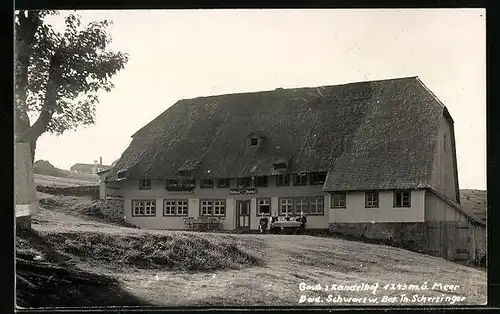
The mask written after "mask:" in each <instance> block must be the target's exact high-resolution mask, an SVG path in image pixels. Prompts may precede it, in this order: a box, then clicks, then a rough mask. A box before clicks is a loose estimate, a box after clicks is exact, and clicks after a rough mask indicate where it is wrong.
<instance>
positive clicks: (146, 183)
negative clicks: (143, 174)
mask: <svg viewBox="0 0 500 314" xmlns="http://www.w3.org/2000/svg"><path fill="white" fill-rule="evenodd" d="M139 189H141V190H149V189H151V180H149V179H141V180H139Z"/></svg>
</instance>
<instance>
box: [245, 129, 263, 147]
mask: <svg viewBox="0 0 500 314" xmlns="http://www.w3.org/2000/svg"><path fill="white" fill-rule="evenodd" d="M263 140H264V136H263V135H262V133H261V132H253V133H250V135H248V145H250V146H251V147H260V146H261V145H262V141H263Z"/></svg>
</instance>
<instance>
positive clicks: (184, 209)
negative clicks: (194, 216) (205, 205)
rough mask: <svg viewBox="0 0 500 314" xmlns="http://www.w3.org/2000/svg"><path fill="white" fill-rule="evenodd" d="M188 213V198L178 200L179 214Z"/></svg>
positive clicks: (185, 214)
mask: <svg viewBox="0 0 500 314" xmlns="http://www.w3.org/2000/svg"><path fill="white" fill-rule="evenodd" d="M187 214H188V201H187V200H177V215H178V216H187Z"/></svg>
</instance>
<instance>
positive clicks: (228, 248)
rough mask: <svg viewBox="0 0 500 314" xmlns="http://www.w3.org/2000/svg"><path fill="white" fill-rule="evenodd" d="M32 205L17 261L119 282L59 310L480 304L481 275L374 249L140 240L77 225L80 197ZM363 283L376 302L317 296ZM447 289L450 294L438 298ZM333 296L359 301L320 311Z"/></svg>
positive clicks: (166, 234) (301, 240) (174, 236)
mask: <svg viewBox="0 0 500 314" xmlns="http://www.w3.org/2000/svg"><path fill="white" fill-rule="evenodd" d="M40 196H43V197H45V198H49V199H52V200H51V201H44V202H45V203H46V204H52V206H51V208H50V209H48V208H43V209H42V212H41V213H40V214H38V215H36V216H35V217H33V229H34V231H35V236H31V237H33V238H34V239H38V240H37V241H34V240H33V238H30V236H25V237H24V238H23V237H18V238H17V243H16V244H17V245H16V246H17V249H18V252H21V253H22V254H24V256H28V255H29V256H32V257H34V256H40V257H38V258H39V259H41V260H49V257H50V259H52V260H54V259H56V260H58V261H59V262H60V263H63V264H64V265H66V267H74V268H76V269H79V270H80V271H85V272H87V273H89V274H96V275H102V276H104V277H107V278H111V279H112V280H116V282H117V286H116V287H115V288H113V289H108V290H106V289H103V290H101V291H103V292H102V293H101V296H100V297H99V298H95V299H92V298H93V296H92V295H86V294H83V293H82V295H84V298H85V300H83V301H77V300H76V299H75V298H68V299H67V300H66V301H65V302H66V303H64V302H63V303H64V304H66V305H69V304H70V303H69V302H74V305H75V306H76V305H78V302H79V303H80V304H90V303H92V301H93V304H94V305H99V304H103V305H104V304H106V302H105V301H104V299H105V297H103V295H104V296H106V295H109V298H110V299H113V300H114V301H115V302H120V300H123V296H125V295H126V296H129V297H128V300H129V301H128V304H129V305H130V304H133V303H134V302H137V303H142V304H151V305H159V306H196V305H219V306H224V305H231V306H238V305H250V306H251V305H269V306H283V305H284V306H286V305H297V304H299V299H300V298H301V295H305V296H307V297H317V296H319V297H321V298H322V299H321V300H322V301H323V302H321V300H317V301H318V302H319V303H313V305H318V304H320V305H325V306H335V305H338V304H343V305H347V304H350V305H355V306H359V305H360V303H359V302H361V305H370V302H373V304H376V305H388V306H390V305H395V304H403V303H401V302H400V301H401V299H400V296H401V294H406V295H407V296H408V297H409V300H410V301H412V300H413V299H412V298H413V295H416V294H417V295H419V296H422V295H425V296H448V297H449V298H448V299H443V300H442V301H441V302H436V300H430V302H429V300H427V302H425V301H424V300H422V299H421V298H420V299H419V297H417V298H416V299H415V302H413V303H411V302H410V303H405V305H429V304H433V305H449V304H450V302H452V299H453V300H455V301H456V300H457V299H460V298H462V297H463V298H464V299H463V300H462V301H460V302H458V303H456V304H462V305H464V304H484V303H485V302H486V272H485V271H484V270H481V269H475V268H471V267H467V266H463V265H460V264H456V263H452V262H449V261H446V260H444V259H441V258H436V257H432V256H427V255H422V254H418V253H414V252H410V251H405V250H402V249H398V248H393V247H387V246H382V245H374V244H367V243H361V242H354V241H347V240H342V239H336V238H326V237H321V238H320V237H312V236H305V235H298V236H297V235H296V236H289V235H253V234H241V235H240V234H238V235H236V234H234V235H230V234H207V233H197V232H182V231H181V232H173V231H146V230H141V229H134V228H128V227H123V226H118V225H114V224H109V223H106V222H103V221H101V220H98V218H95V217H93V216H85V214H82V211H81V210H75V208H82V206H83V207H85V206H84V204H85V203H86V202H90V201H89V200H88V199H85V198H74V197H62V196H58V197H52V196H50V195H47V194H45V195H42V194H40ZM42 203H43V202H42ZM41 248H43V249H41ZM44 252H45V253H44ZM47 252H49V253H47ZM30 254H31V255H30ZM55 257H57V258H55ZM301 283H306V284H308V285H316V284H320V285H322V289H323V290H322V291H300V289H299V285H300V284H301ZM363 283H366V284H377V283H378V289H377V290H376V293H375V294H373V293H372V292H371V291H331V290H330V291H328V290H327V291H325V290H324V289H325V285H329V286H331V285H333V284H336V285H339V284H344V285H353V284H363ZM424 283H426V284H427V287H428V290H423V291H415V290H412V291H409V290H404V291H403V290H397V289H398V287H397V286H394V288H395V289H396V290H391V286H389V287H388V288H389V289H388V290H384V286H385V285H387V284H401V285H403V284H412V285H419V286H420V285H423V284H424ZM434 283H439V284H442V285H443V286H440V285H436V286H434ZM445 284H453V285H457V286H458V287H456V289H455V290H453V291H444V289H445V287H444V285H445ZM403 288H405V287H404V286H400V287H399V289H403ZM406 288H408V286H407V287H406ZM414 288H415V287H413V286H412V289H414ZM432 288H434V289H432ZM60 291H66V290H60ZM117 291H118V292H117ZM330 294H331V297H332V298H331V299H329V298H328V296H329V295H330ZM338 295H340V296H341V297H346V298H349V297H351V298H352V297H354V298H361V299H359V300H358V299H343V300H342V301H343V302H328V301H329V300H335V299H333V298H334V297H337V296H338ZM117 296H122V297H117ZM384 296H385V299H384ZM63 297H64V295H60V298H63ZM364 297H367V299H362V298H364ZM388 297H395V299H390V298H388ZM368 298H370V299H368ZM374 298H377V299H376V300H375V299H374ZM370 300H371V301H370ZM85 302H86V303H85ZM52 303H53V304H54V302H52ZM55 303H57V302H55ZM301 304H307V302H304V303H301ZM46 305H48V303H46Z"/></svg>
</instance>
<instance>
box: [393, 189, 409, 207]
mask: <svg viewBox="0 0 500 314" xmlns="http://www.w3.org/2000/svg"><path fill="white" fill-rule="evenodd" d="M410 195H411V193H410V191H395V192H394V196H393V197H394V207H411V200H410Z"/></svg>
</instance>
